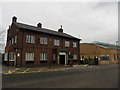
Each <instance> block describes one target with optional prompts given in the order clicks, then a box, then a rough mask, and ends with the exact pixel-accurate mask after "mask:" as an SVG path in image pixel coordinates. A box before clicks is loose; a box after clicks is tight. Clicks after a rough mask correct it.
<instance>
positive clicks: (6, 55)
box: [4, 53, 8, 61]
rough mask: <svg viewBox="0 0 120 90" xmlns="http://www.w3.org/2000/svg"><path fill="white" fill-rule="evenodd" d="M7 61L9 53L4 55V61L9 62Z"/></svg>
mask: <svg viewBox="0 0 120 90" xmlns="http://www.w3.org/2000/svg"><path fill="white" fill-rule="evenodd" d="M7 59H8V53H5V55H4V61H7Z"/></svg>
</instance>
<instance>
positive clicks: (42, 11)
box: [2, 2, 118, 43]
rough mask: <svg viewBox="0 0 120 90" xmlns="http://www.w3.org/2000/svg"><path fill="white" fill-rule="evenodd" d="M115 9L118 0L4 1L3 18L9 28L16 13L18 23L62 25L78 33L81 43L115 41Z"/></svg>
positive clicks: (44, 25)
mask: <svg viewBox="0 0 120 90" xmlns="http://www.w3.org/2000/svg"><path fill="white" fill-rule="evenodd" d="M117 9H118V6H117V2H39V3H38V2H37V3H34V2H32V3H25V2H23V3H20V2H19V3H3V13H2V15H3V20H2V21H3V26H4V27H8V25H9V24H10V23H11V17H12V16H13V15H16V16H17V17H18V21H19V22H23V23H28V24H32V25H37V23H38V22H41V23H42V24H43V27H45V28H50V29H52V30H55V31H57V30H58V29H59V28H60V25H61V24H62V25H63V29H64V32H66V33H68V34H71V35H74V36H76V37H79V36H80V38H82V41H83V42H93V41H98V40H101V41H104V42H109V43H114V42H115V41H116V40H117V37H118V35H117V33H118V21H117V20H118V10H117Z"/></svg>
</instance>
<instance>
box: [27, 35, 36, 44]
mask: <svg viewBox="0 0 120 90" xmlns="http://www.w3.org/2000/svg"><path fill="white" fill-rule="evenodd" d="M26 43H35V36H32V35H26Z"/></svg>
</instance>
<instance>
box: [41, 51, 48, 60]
mask: <svg viewBox="0 0 120 90" xmlns="http://www.w3.org/2000/svg"><path fill="white" fill-rule="evenodd" d="M40 61H47V53H40Z"/></svg>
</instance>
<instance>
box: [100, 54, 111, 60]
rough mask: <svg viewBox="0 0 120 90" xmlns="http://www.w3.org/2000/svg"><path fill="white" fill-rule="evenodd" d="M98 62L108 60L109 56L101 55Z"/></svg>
mask: <svg viewBox="0 0 120 90" xmlns="http://www.w3.org/2000/svg"><path fill="white" fill-rule="evenodd" d="M100 60H109V55H101V56H100Z"/></svg>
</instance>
